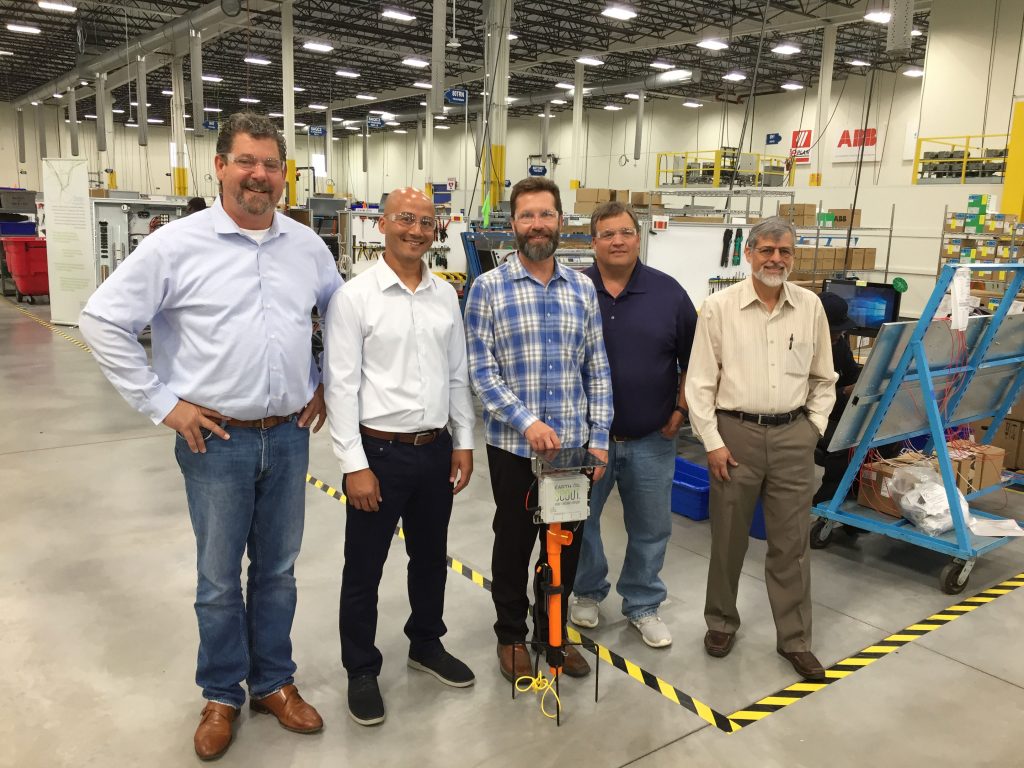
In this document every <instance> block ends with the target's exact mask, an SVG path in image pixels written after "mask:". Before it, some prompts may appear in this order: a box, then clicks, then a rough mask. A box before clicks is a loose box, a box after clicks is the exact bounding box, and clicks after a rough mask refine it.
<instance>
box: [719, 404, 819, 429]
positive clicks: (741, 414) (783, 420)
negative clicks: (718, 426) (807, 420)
mask: <svg viewBox="0 0 1024 768" xmlns="http://www.w3.org/2000/svg"><path fill="white" fill-rule="evenodd" d="M804 412H805V411H804V409H803V408H797V409H796V410H795V411H790V412H789V413H746V412H745V411H719V413H724V414H725V415H726V416H734V417H735V418H737V419H739V420H740V421H753V422H756V423H757V424H758V425H760V426H762V427H778V426H781V425H783V424H791V423H792V422H794V421H796V420H797V419H798V418H799V417H800V416H803V415H804Z"/></svg>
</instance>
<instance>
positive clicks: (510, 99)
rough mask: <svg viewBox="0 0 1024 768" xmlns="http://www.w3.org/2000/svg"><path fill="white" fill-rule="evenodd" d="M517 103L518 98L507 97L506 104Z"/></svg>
mask: <svg viewBox="0 0 1024 768" xmlns="http://www.w3.org/2000/svg"><path fill="white" fill-rule="evenodd" d="M516 101H519V99H518V97H516V96H506V97H505V103H506V104H512V103H514V102H516Z"/></svg>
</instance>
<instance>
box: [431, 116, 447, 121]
mask: <svg viewBox="0 0 1024 768" xmlns="http://www.w3.org/2000/svg"><path fill="white" fill-rule="evenodd" d="M447 119H448V118H447V117H445V116H444V115H434V120H447Z"/></svg>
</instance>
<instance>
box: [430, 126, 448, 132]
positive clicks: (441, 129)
mask: <svg viewBox="0 0 1024 768" xmlns="http://www.w3.org/2000/svg"><path fill="white" fill-rule="evenodd" d="M450 127H451V126H448V125H435V126H434V130H435V131H447V130H449V128H450Z"/></svg>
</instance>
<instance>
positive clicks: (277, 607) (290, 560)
mask: <svg viewBox="0 0 1024 768" xmlns="http://www.w3.org/2000/svg"><path fill="white" fill-rule="evenodd" d="M227 430H228V432H229V433H230V434H231V439H230V440H221V439H220V438H218V437H216V436H212V437H210V438H208V439H207V440H206V453H205V454H204V453H192V451H191V450H190V449H189V447H188V443H186V442H185V440H184V438H182V437H181V436H180V435H179V436H178V438H177V439H176V440H175V446H174V455H175V458H177V460H178V466H179V467H181V473H182V475H184V477H185V493H186V495H187V497H188V509H189V515H190V516H191V518H192V529H193V530H194V531H195V534H196V550H197V567H198V571H199V580H198V585H197V587H196V603H195V608H196V618H198V620H199V660H198V662H197V667H196V684H197V685H199V686H201V687H202V689H203V697H204V698H206V699H208V700H210V701H217V702H220V703H222V704H228V705H230V706H233V707H241V706H242V704H243V703H244V702H245V693H244V692H243V690H242V686H241V684H240V683H241V682H242V680H246V681H247V683H248V687H249V695H250V696H251V697H253V698H262V697H263V696H268V695H270V694H271V693H274V692H276V691H278V690H280V689H281V688H283V687H284V686H286V685H288V684H290V683H292V682H293V680H294V678H293V675H294V674H295V663H294V662H293V661H292V643H291V628H292V618H293V617H294V615H295V576H294V565H295V558H296V557H297V556H298V554H299V546H300V545H301V543H302V526H303V522H304V517H305V497H306V471H307V469H308V467H309V430H307V429H300V428H299V427H297V426H296V423H295V421H294V420H292V421H287V422H285V423H283V424H279V425H278V426H276V427H273V428H271V429H265V430H264V429H253V428H244V427H234V428H232V427H228V428H227ZM246 553H247V554H248V556H249V569H248V574H247V581H246V594H245V600H244V602H243V600H242V586H241V574H242V555H243V554H246Z"/></svg>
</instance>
